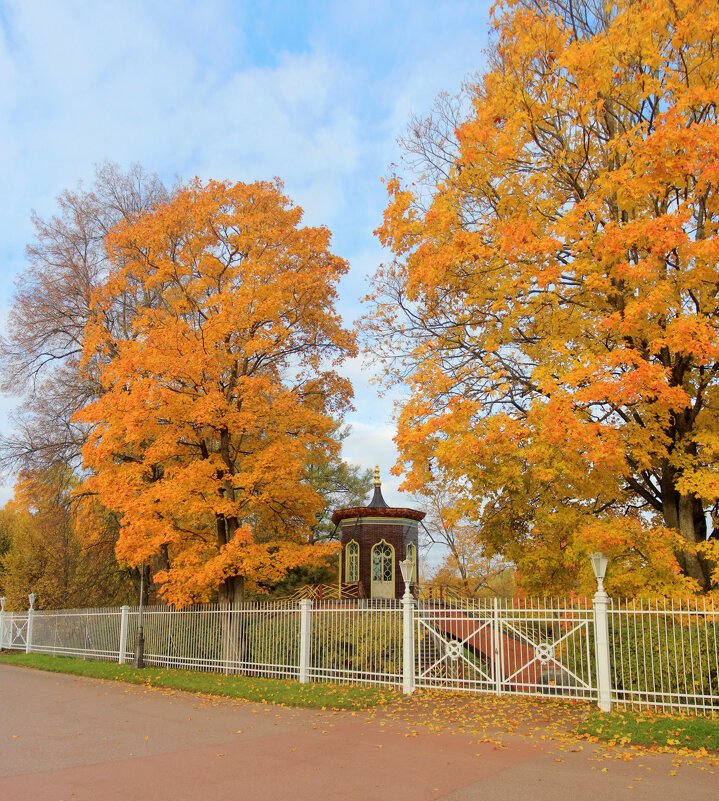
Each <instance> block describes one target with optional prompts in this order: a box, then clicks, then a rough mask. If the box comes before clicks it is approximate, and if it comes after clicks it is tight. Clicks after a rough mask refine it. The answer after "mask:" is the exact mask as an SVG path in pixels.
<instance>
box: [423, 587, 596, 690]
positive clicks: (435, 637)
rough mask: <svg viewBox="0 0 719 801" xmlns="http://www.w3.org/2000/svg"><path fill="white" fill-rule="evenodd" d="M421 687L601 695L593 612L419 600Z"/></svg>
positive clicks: (574, 608) (569, 607) (528, 604)
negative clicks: (596, 674) (597, 681)
mask: <svg viewBox="0 0 719 801" xmlns="http://www.w3.org/2000/svg"><path fill="white" fill-rule="evenodd" d="M416 615H417V617H416V620H417V625H416V638H417V639H416V645H415V654H416V675H415V683H416V686H418V687H446V688H454V689H458V690H474V691H478V692H479V691H485V692H486V691H490V692H495V693H529V694H551V695H563V696H566V697H571V698H596V696H597V693H596V688H595V683H594V680H593V673H594V670H593V661H594V653H593V642H592V627H591V625H590V624H591V622H592V619H593V618H592V610H591V608H588V607H586V606H573V605H570V604H567V605H566V606H563V607H562V608H555V607H540V606H537V605H534V604H532V603H531V602H524V601H519V603H517V602H515V603H514V604H512V603H511V602H510V603H509V604H508V603H505V602H500V601H498V600H495V601H486V602H481V601H478V602H474V601H467V602H461V601H460V602H450V603H433V602H420V604H419V606H418V608H417V612H416Z"/></svg>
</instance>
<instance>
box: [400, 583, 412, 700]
mask: <svg viewBox="0 0 719 801" xmlns="http://www.w3.org/2000/svg"><path fill="white" fill-rule="evenodd" d="M407 586H408V587H409V585H407ZM402 692H403V693H404V694H405V695H410V694H411V693H413V692H414V598H413V597H412V596H411V595H410V594H409V591H407V592H405V594H404V596H403V598H402Z"/></svg>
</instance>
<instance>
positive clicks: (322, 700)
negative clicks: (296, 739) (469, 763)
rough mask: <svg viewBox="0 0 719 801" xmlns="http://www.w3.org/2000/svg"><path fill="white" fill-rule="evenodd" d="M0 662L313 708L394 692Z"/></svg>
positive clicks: (361, 702)
mask: <svg viewBox="0 0 719 801" xmlns="http://www.w3.org/2000/svg"><path fill="white" fill-rule="evenodd" d="M0 664H6V665H22V666H23V667H31V668H36V669H37V670H48V671H51V672H53V673H70V674H72V675H75V676H88V677H89V678H93V679H110V680H112V681H125V682H129V683H131V684H142V685H144V686H146V687H164V688H168V689H172V690H183V691H184V692H190V693H207V694H208V695H219V696H224V697H226V698H238V699H242V700H245V701H257V702H261V703H268V704H280V705H282V706H297V707H311V708H315V709H368V708H370V707H373V706H377V705H379V704H387V703H390V702H392V701H395V700H397V699H398V698H399V697H400V694H399V693H398V692H397V691H396V690H391V689H387V688H379V687H358V686H355V685H347V684H315V683H310V684H300V683H299V682H297V681H289V680H281V679H266V678H257V677H249V676H225V675H223V674H221V673H210V672H206V671H198V670H171V669H169V668H154V667H146V668H143V669H142V670H137V669H136V668H134V667H132V666H131V665H118V664H116V663H115V662H101V661H90V660H87V661H85V660H83V659H75V658H74V657H68V656H51V655H48V654H23V653H2V654H0Z"/></svg>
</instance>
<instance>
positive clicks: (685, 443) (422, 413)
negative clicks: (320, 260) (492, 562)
mask: <svg viewBox="0 0 719 801" xmlns="http://www.w3.org/2000/svg"><path fill="white" fill-rule="evenodd" d="M551 8H552V5H551V4H550V11H551ZM615 10H616V14H615V15H613V16H612V18H611V19H610V20H601V21H600V20H595V22H596V25H595V24H593V25H592V26H590V27H591V30H584V31H582V32H580V33H579V34H577V33H576V32H575V31H574V29H573V28H572V26H570V25H569V24H567V23H565V21H564V20H563V18H562V15H561V14H558V15H555V14H552V13H537V12H535V11H534V10H532V9H528V8H526V7H525V6H524V5H522V4H517V3H513V2H508V3H505V4H502V5H500V6H498V7H497V9H496V14H495V17H494V19H495V25H496V27H497V31H498V34H499V36H498V39H497V43H496V46H495V48H494V50H493V62H492V65H493V66H492V68H491V69H490V70H489V72H488V74H487V75H486V76H485V77H484V78H483V80H482V81H481V82H479V83H477V84H476V85H473V86H470V87H469V88H468V90H467V96H466V99H467V100H468V101H470V102H471V110H470V111H469V112H468V115H467V119H466V120H464V121H462V122H461V123H460V125H459V126H457V128H456V130H450V129H448V130H444V129H442V128H441V119H442V118H441V114H440V115H439V117H438V120H439V121H437V122H435V123H432V122H431V121H430V122H428V123H426V125H427V129H426V131H425V132H424V133H423V131H422V130H419V131H418V132H416V137H417V139H416V140H413V142H414V143H415V144H416V145H417V148H416V149H415V151H414V152H415V153H417V152H423V151H422V148H421V147H420V146H421V145H422V144H423V143H424V144H427V143H428V141H429V140H430V139H432V137H438V136H440V135H441V136H442V137H443V139H444V140H445V141H448V142H450V143H451V146H452V148H456V156H454V157H453V159H452V164H451V165H450V169H449V170H447V169H444V168H443V169H442V170H441V176H442V177H441V179H439V180H438V181H437V183H436V185H435V186H433V187H432V186H427V179H426V178H425V179H423V180H424V184H423V186H424V188H425V189H426V190H428V191H427V192H426V193H425V194H426V196H422V197H421V199H419V200H418V199H417V198H415V197H414V196H413V194H412V193H411V192H409V191H407V190H405V189H404V187H403V185H402V183H401V182H400V181H399V180H398V179H396V178H395V179H393V180H392V181H391V182H390V185H389V190H390V201H389V205H388V208H387V211H386V213H385V221H384V225H383V227H382V228H381V229H380V231H379V235H380V238H381V240H382V242H383V243H384V244H386V245H388V246H390V247H391V248H392V250H393V253H394V256H395V260H394V261H393V262H392V264H391V265H389V266H387V267H385V268H383V269H382V270H381V271H380V272H379V273H378V275H377V276H376V277H375V281H374V293H373V296H372V302H373V303H374V304H375V314H374V315H373V316H372V317H371V319H370V320H369V325H370V326H371V327H372V329H373V333H374V334H375V335H377V336H378V337H379V338H380V340H382V342H383V343H384V345H383V346H382V345H380V349H381V348H382V347H384V349H383V350H382V351H381V355H383V356H384V357H385V358H387V359H388V360H389V361H390V363H391V360H392V358H393V356H395V355H396V354H397V353H398V352H400V353H402V354H403V355H405V362H404V367H405V369H404V372H403V371H401V370H400V371H397V372H395V373H393V372H392V368H391V367H390V369H389V370H388V374H387V380H388V381H389V382H391V381H393V380H394V381H396V382H398V383H401V384H403V385H404V386H403V390H405V393H404V396H403V400H402V404H401V408H400V411H399V416H398V434H397V444H398V447H399V450H400V466H401V467H402V468H404V469H406V470H407V472H408V477H407V481H406V486H407V487H409V488H412V489H415V490H418V489H421V488H422V486H423V484H424V483H426V482H427V481H431V480H435V479H437V478H439V479H440V480H441V481H442V482H443V483H444V484H445V485H447V486H450V485H453V486H456V487H459V488H460V489H459V490H458V492H459V493H460V495H461V496H462V498H463V500H464V501H465V502H466V505H467V507H469V506H471V504H472V503H473V504H474V515H473V517H472V516H471V515H470V517H472V519H473V521H474V522H475V524H476V528H477V529H479V530H481V531H482V536H483V537H484V539H485V540H486V541H487V544H488V545H491V546H492V547H494V548H495V549H496V550H498V551H501V552H503V553H504V554H505V555H508V556H510V558H512V559H515V560H516V561H517V562H518V563H519V564H520V565H521V566H522V567H523V569H524V570H526V569H530V570H531V568H532V566H533V563H532V560H533V559H537V558H539V559H540V560H543V561H544V562H545V563H546V565H547V570H546V573H544V574H543V575H542V576H541V578H540V577H539V576H538V575H537V576H536V577H537V581H538V586H542V588H543V591H544V592H547V591H549V590H550V586H549V585H548V584H547V583H546V582H545V583H544V584H542V583H541V582H542V580H543V579H547V580H549V579H550V577H551V580H556V581H557V583H556V584H555V586H554V587H553V589H555V590H560V589H564V588H565V587H567V586H572V585H573V582H575V580H576V579H577V576H576V573H575V572H574V568H573V567H572V562H573V559H574V556H573V555H572V552H573V551H575V552H576V545H577V534H576V532H577V531H578V530H581V529H582V528H583V526H584V524H587V523H591V521H592V520H593V519H594V518H595V517H597V516H601V517H602V518H603V519H604V520H605V521H606V522H607V524H608V527H609V528H611V527H612V525H615V526H616V531H617V532H618V531H620V530H621V529H622V518H624V517H627V516H628V517H630V518H632V519H633V520H637V519H639V517H638V515H637V513H636V511H634V510H636V509H638V508H639V507H640V506H641V505H643V504H646V503H650V505H651V506H652V507H653V508H655V509H656V510H657V512H658V514H660V515H661V513H662V511H663V510H664V502H665V499H664V497H663V494H662V493H663V492H664V490H663V489H662V486H666V482H665V483H664V484H662V481H663V479H662V477H661V476H660V475H659V473H660V472H661V471H662V470H663V469H664V468H662V465H667V464H671V467H672V470H673V471H674V472H673V473H672V475H671V480H672V481H673V482H675V483H674V487H675V488H676V489H677V490H679V491H680V492H682V493H687V494H693V495H695V496H696V497H700V498H706V500H707V505H710V503H711V499H713V498H716V497H719V479H717V469H716V465H717V460H716V458H715V456H716V453H715V451H716V448H715V447H714V446H713V445H712V444H711V441H710V438H709V435H710V434H711V432H712V431H714V430H717V429H719V420H717V419H716V415H715V414H714V412H713V408H714V406H715V405H716V397H715V396H716V391H717V384H716V381H715V379H714V377H707V373H706V370H707V368H708V366H709V365H712V364H714V363H716V361H717V359H718V357H719V348H718V345H719V326H717V324H716V320H717V318H718V316H719V301H718V300H717V293H716V291H715V289H716V283H717V276H716V264H717V258H719V232H718V231H717V226H716V223H715V215H716V212H717V210H719V200H718V199H717V193H716V191H715V190H716V179H717V176H718V173H717V167H716V165H717V163H719V133H718V131H719V128H718V127H717V124H716V123H717V118H716V104H717V100H719V89H718V88H717V87H719V64H718V63H717V60H716V57H715V54H714V45H713V40H712V36H713V33H712V31H714V30H715V29H716V28H717V27H718V26H719V10H718V9H717V6H716V3H715V2H713V0H698V2H696V3H678V4H667V3H666V2H664V0H648V2H647V3H645V4H637V3H631V2H628V1H625V0H622V1H621V2H619V3H618V4H616V9H615ZM699 18H700V19H702V23H701V24H698V23H697V22H696V20H697V19H699ZM679 65H685V66H682V67H680V66H679ZM440 111H441V107H440ZM433 125H434V126H435V127H433ZM452 128H454V125H453V126H452ZM423 135H424V136H425V139H423V138H422V137H423ZM427 166H428V167H429V168H431V167H435V168H436V166H437V165H433V164H432V163H431V160H430V163H429V165H427ZM444 166H445V167H446V165H444ZM435 174H439V173H435ZM418 194H419V193H418ZM709 208H711V212H708V211H707V209H709ZM403 308H406V309H407V313H406V315H404V316H403V312H402V309H403ZM707 381H708V382H709V384H707V383H706V382H707ZM700 386H701V387H702V389H701V390H700V389H699V387H700ZM690 409H691V410H692V412H691V414H689V417H686V415H687V414H688V410H690ZM697 411H698V412H699V413H698V414H695V412H697ZM507 418H510V419H512V420H513V421H514V422H515V423H516V426H515V431H514V432H513V435H512V437H511V438H510V437H509V436H507V437H505V438H504V439H502V437H501V436H498V433H499V432H502V429H507V431H509V429H510V426H509V425H507V424H506V423H505V422H504V421H505V420H506V419H507ZM689 418H691V426H690V428H691V430H687V429H686V427H685V426H684V427H683V424H682V425H677V424H676V421H677V420H684V419H687V420H688V419H689ZM671 472H672V471H671V470H669V471H668V472H667V477H669V473H671ZM660 485H661V486H660ZM648 498H650V500H648ZM671 503H673V501H672V502H669V501H668V502H667V515H666V517H665V520H664V522H665V523H666V524H667V527H666V528H664V529H662V530H661V539H662V542H661V544H659V545H657V547H656V549H655V550H656V561H657V562H659V563H662V565H663V571H662V572H663V575H666V571H665V570H664V568H666V565H665V564H664V562H665V556H666V553H667V545H668V543H669V541H670V540H671V539H672V537H671V535H670V534H669V533H668V527H669V526H673V525H675V523H673V522H672V515H671V510H670V508H669V507H670V504H671ZM627 510H629V511H627ZM640 523H641V525H642V526H643V528H644V530H649V529H650V528H652V530H653V531H654V532H655V534H658V533H659V532H660V529H659V528H658V527H653V522H652V523H650V522H649V521H648V519H644V520H643V521H642V520H640ZM624 533H625V534H626V530H625V532H624ZM688 539H690V540H691V536H689V537H688ZM697 539H699V540H701V539H704V535H703V533H702V532H701V531H698V532H697ZM615 540H616V541H617V542H618V540H619V537H616V538H615ZM643 542H644V543H645V544H649V545H650V548H651V547H652V546H651V543H649V542H648V541H647V540H643ZM672 544H673V545H676V543H674V542H673V541H672ZM623 545H624V546H626V547H627V548H628V549H629V550H630V551H631V550H632V545H631V542H630V541H628V540H625V541H624V543H623ZM681 549H682V548H679V550H681ZM643 553H644V554H646V551H644V552H643ZM530 557H531V558H530ZM622 558H625V554H623V556H622ZM644 558H645V557H644V556H641V555H640V554H639V553H638V552H635V553H634V554H633V555H632V556H631V558H630V559H629V561H630V562H632V564H636V565H639V564H640V563H641V562H642V561H643V560H644ZM651 558H652V559H653V558H654V557H651ZM629 572H630V573H631V574H632V575H633V576H634V579H636V578H637V572H636V571H635V570H634V567H632V568H631V570H630V571H629ZM535 575H536V572H535ZM560 575H564V579H562V581H561V582H560V581H559V580H558V578H557V577H558V576H560ZM634 579H633V580H634ZM667 580H668V581H669V584H668V585H667V586H672V584H671V581H670V580H669V579H667Z"/></svg>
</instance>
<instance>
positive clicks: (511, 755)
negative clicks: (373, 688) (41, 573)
mask: <svg viewBox="0 0 719 801" xmlns="http://www.w3.org/2000/svg"><path fill="white" fill-rule="evenodd" d="M0 721H1V727H0V799H8V800H10V799H12V801H200V800H202V801H206V799H219V798H222V799H223V801H284V799H288V801H290V800H291V801H310V799H311V800H312V801H324V800H325V799H338V801H339V800H340V799H341V801H375V800H376V801H380V799H381V801H387V800H388V799H389V801H430V799H443V800H444V801H485V799H486V801H490V799H491V801H515V799H516V801H562V799H571V800H572V801H573V800H574V799H577V800H578V801H594V800H595V799H596V801H621V800H622V799H635V801H640V799H641V800H645V799H646V801H665V800H666V801H673V800H674V799H677V801H680V800H681V801H686V799H687V798H691V799H692V801H715V799H717V798H718V797H719V768H716V767H712V766H710V765H711V764H712V763H711V762H710V763H707V764H701V765H679V766H677V764H676V760H673V759H672V756H671V755H667V754H661V755H651V754H637V752H629V751H626V752H617V750H616V749H614V750H612V751H609V750H608V749H606V748H602V747H600V746H595V745H593V744H590V743H584V744H581V745H579V744H575V745H568V744H557V743H553V742H551V741H550V742H545V741H541V740H536V739H534V738H532V739H529V738H526V737H518V736H511V737H505V738H503V744H502V745H499V744H498V743H497V742H492V741H491V740H492V739H493V738H489V740H487V739H486V738H483V737H479V738H478V737H477V736H476V735H471V734H451V733H447V732H438V731H435V730H433V728H431V727H429V726H422V725H417V724H416V722H414V723H411V724H410V723H403V722H401V721H398V720H395V719H393V716H392V715H389V716H387V715H383V714H379V715H377V714H375V715H367V714H366V713H356V714H351V713H332V712H320V711H307V710H296V709H284V708H280V707H274V706H266V705H261V704H251V703H248V702H238V701H229V700H220V699H209V698H199V697H197V696H193V695H187V694H184V693H173V692H169V691H162V690H154V689H153V690H151V689H145V688H142V687H137V686H131V685H124V684H120V683H114V682H102V681H97V680H93V679H84V678H78V677H75V676H63V675H58V674H50V673H42V672H39V671H33V670H29V669H27V668H19V667H14V666H9V665H0ZM625 758H628V761H624V760H625ZM712 762H714V760H712ZM672 773H675V774H676V775H672Z"/></svg>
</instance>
